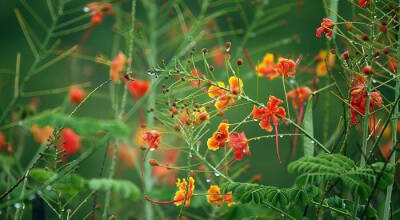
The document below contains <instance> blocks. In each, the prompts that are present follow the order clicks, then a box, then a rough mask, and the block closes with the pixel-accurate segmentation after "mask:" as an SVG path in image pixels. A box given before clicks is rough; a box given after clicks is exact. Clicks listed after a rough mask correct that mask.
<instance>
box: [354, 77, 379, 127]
mask: <svg viewBox="0 0 400 220" xmlns="http://www.w3.org/2000/svg"><path fill="white" fill-rule="evenodd" d="M350 96H351V98H350V114H351V121H352V122H353V124H355V125H356V124H358V121H357V115H359V114H362V115H364V114H365V107H366V102H367V81H366V79H365V77H364V76H362V75H357V76H356V78H355V79H354V81H353V87H352V88H351V90H350ZM382 102H383V101H382V97H381V94H380V93H379V92H378V91H374V92H371V94H370V103H369V109H370V112H373V111H374V107H375V106H377V107H381V106H382ZM374 118H375V117H374Z"/></svg>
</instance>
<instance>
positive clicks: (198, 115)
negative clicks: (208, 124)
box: [193, 107, 210, 125]
mask: <svg viewBox="0 0 400 220" xmlns="http://www.w3.org/2000/svg"><path fill="white" fill-rule="evenodd" d="M193 116H194V125H199V124H201V123H203V121H205V120H208V119H209V118H210V115H209V114H208V112H207V110H206V108H204V107H201V108H200V109H199V111H195V112H193Z"/></svg>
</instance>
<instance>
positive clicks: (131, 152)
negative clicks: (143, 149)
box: [108, 143, 139, 168]
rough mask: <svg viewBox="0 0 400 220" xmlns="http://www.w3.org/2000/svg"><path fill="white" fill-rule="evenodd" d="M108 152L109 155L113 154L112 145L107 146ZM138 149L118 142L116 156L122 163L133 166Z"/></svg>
mask: <svg viewBox="0 0 400 220" xmlns="http://www.w3.org/2000/svg"><path fill="white" fill-rule="evenodd" d="M108 154H109V155H110V156H111V155H113V154H114V146H110V148H108ZM138 154H139V153H138V151H137V150H136V149H135V148H133V147H131V146H128V145H126V144H124V143H122V144H120V145H119V147H118V150H117V158H118V159H121V160H122V162H124V164H125V165H126V166H127V167H129V168H131V167H134V166H135V161H136V160H137V159H138Z"/></svg>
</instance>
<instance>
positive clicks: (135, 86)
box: [127, 79, 150, 99]
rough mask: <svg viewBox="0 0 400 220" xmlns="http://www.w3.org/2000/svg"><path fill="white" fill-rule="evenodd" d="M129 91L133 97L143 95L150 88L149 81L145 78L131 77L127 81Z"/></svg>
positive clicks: (136, 97)
mask: <svg viewBox="0 0 400 220" xmlns="http://www.w3.org/2000/svg"><path fill="white" fill-rule="evenodd" d="M127 87H128V90H129V93H131V95H132V96H133V97H134V98H135V99H138V98H141V97H143V96H144V95H145V94H146V92H147V91H148V90H149V88H150V82H149V81H147V80H140V79H132V80H130V81H129V82H128V86H127Z"/></svg>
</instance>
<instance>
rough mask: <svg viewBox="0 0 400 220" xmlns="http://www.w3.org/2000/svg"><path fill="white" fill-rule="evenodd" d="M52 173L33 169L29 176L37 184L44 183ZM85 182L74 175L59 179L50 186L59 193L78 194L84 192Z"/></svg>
mask: <svg viewBox="0 0 400 220" xmlns="http://www.w3.org/2000/svg"><path fill="white" fill-rule="evenodd" d="M53 175H55V173H54V172H52V171H48V170H45V169H40V168H33V169H31V171H30V172H29V176H30V177H31V178H32V179H34V180H35V181H37V182H39V183H44V182H46V181H47V180H49V179H50V178H51V177H52V176H53ZM86 185H87V182H86V180H85V179H84V178H82V177H80V176H78V175H76V174H69V175H66V176H63V177H61V178H60V179H59V180H58V181H57V182H55V183H54V184H53V185H52V186H53V187H54V189H56V190H57V191H59V192H62V193H68V194H71V195H73V194H76V193H78V192H81V191H84V190H86V189H87V187H86Z"/></svg>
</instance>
